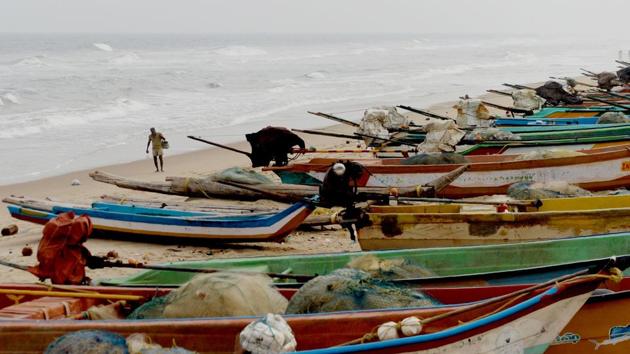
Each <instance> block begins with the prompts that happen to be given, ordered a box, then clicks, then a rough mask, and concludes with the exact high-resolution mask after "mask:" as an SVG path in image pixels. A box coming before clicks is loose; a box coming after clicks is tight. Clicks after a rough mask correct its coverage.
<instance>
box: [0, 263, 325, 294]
mask: <svg viewBox="0 0 630 354" xmlns="http://www.w3.org/2000/svg"><path fill="white" fill-rule="evenodd" d="M0 265H4V266H7V267H10V268H15V269H19V270H24V271H27V272H28V271H29V270H28V268H29V267H27V266H23V265H19V264H16V263H12V262H7V261H3V260H0ZM88 268H90V269H101V268H134V269H151V270H163V271H172V272H185V273H216V272H228V271H229V272H237V273H248V274H249V273H251V274H266V275H268V276H269V277H271V278H283V279H295V280H297V281H308V280H310V279H313V278H314V277H316V275H304V274H285V273H272V272H256V271H244V270H233V269H214V268H208V269H205V268H186V267H172V266H162V265H151V264H143V263H123V262H121V261H116V262H111V261H108V260H105V259H103V258H100V257H94V256H92V257H91V258H90V259H89V260H88ZM29 273H30V272H29ZM46 293H49V292H46ZM0 294H1V292H0ZM120 300H124V299H120Z"/></svg>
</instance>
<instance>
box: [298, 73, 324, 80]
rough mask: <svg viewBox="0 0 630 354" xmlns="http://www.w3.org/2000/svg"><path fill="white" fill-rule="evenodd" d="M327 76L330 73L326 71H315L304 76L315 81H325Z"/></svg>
mask: <svg viewBox="0 0 630 354" xmlns="http://www.w3.org/2000/svg"><path fill="white" fill-rule="evenodd" d="M326 76H328V73H327V72H325V71H313V72H310V73H308V74H304V77H306V78H307V79H313V80H321V79H325V78H326Z"/></svg>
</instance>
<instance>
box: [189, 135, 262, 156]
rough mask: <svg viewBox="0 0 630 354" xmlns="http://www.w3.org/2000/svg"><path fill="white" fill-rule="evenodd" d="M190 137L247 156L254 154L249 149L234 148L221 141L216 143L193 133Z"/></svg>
mask: <svg viewBox="0 0 630 354" xmlns="http://www.w3.org/2000/svg"><path fill="white" fill-rule="evenodd" d="M188 138H189V139H193V140H197V141H201V142H202V143H206V144H210V145H214V146H216V147H220V148H222V149H225V150H230V151H234V152H237V153H239V154H243V155H245V156H247V157H249V158H251V157H252V154H251V153H249V152H247V151H243V150H239V149H235V148H233V147H230V146H227V145H223V144H219V143H215V142H212V141H209V140H206V139H202V138H200V137H197V136H192V135H189V136H188Z"/></svg>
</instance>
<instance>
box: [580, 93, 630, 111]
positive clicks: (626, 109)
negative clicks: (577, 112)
mask: <svg viewBox="0 0 630 354" xmlns="http://www.w3.org/2000/svg"><path fill="white" fill-rule="evenodd" d="M586 98H588V99H591V100H593V101H597V102H602V103H605V104H607V105H609V106H614V107H619V108H623V109H624V111H630V106H625V105H622V104H618V103H615V102H610V101H608V100H603V99H601V98H597V97H593V96H586Z"/></svg>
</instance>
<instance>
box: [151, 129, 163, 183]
mask: <svg viewBox="0 0 630 354" xmlns="http://www.w3.org/2000/svg"><path fill="white" fill-rule="evenodd" d="M164 142H166V139H165V138H164V135H162V133H160V132H156V131H155V128H151V134H150V135H149V141H148V142H147V154H148V153H149V145H151V144H153V163H154V164H155V172H160V170H161V171H162V172H164V160H163V158H162V147H163V146H162V144H163V143H164ZM158 157H159V158H160V168H159V169H158Z"/></svg>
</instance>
